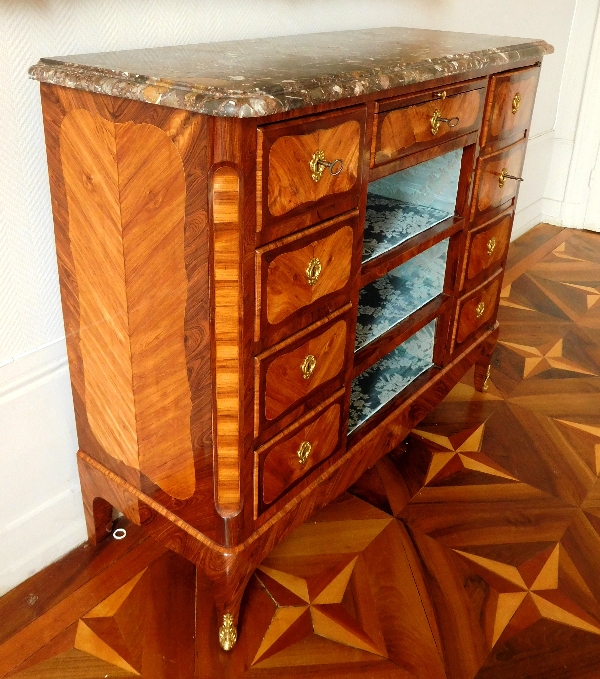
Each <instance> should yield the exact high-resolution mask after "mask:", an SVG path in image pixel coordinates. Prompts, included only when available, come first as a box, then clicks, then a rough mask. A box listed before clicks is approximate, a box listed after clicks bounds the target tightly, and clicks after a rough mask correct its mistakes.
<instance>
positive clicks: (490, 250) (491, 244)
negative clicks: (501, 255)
mask: <svg viewBox="0 0 600 679" xmlns="http://www.w3.org/2000/svg"><path fill="white" fill-rule="evenodd" d="M495 249H496V239H495V238H494V237H493V236H492V237H491V238H490V239H489V241H488V243H487V253H488V255H492V254H493V253H494V250H495Z"/></svg>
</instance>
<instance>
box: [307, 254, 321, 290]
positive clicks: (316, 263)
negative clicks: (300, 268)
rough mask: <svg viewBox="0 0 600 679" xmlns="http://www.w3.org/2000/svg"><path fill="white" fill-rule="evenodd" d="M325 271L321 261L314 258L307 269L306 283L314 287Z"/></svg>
mask: <svg viewBox="0 0 600 679" xmlns="http://www.w3.org/2000/svg"><path fill="white" fill-rule="evenodd" d="M321 271H323V266H322V264H321V260H320V259H319V258H318V257H313V258H312V259H311V260H310V262H309V263H308V266H307V267H306V282H307V283H308V284H309V285H310V286H311V287H312V286H313V285H314V284H315V283H316V282H317V281H318V280H319V276H320V275H321Z"/></svg>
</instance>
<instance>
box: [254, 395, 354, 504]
mask: <svg viewBox="0 0 600 679" xmlns="http://www.w3.org/2000/svg"><path fill="white" fill-rule="evenodd" d="M340 418H341V407H340V404H339V403H334V404H333V405H330V406H329V407H328V408H327V409H325V410H324V411H323V412H322V414H320V415H319V416H318V417H317V418H316V419H314V418H313V420H312V421H310V422H308V423H307V424H305V425H304V426H302V427H301V428H300V429H298V428H297V427H293V428H292V429H293V430H292V432H291V433H290V431H289V430H288V431H285V432H282V433H281V434H280V435H279V436H278V437H276V439H275V440H274V442H273V443H270V444H268V446H264V447H263V448H261V449H259V450H258V451H256V458H257V463H258V468H259V489H260V490H259V493H260V495H261V506H263V505H270V504H272V503H273V502H274V501H275V500H276V499H277V498H279V497H280V496H281V495H282V493H283V492H284V491H286V490H287V489H288V488H290V487H291V486H292V484H294V483H295V482H296V481H298V480H299V479H301V478H303V477H304V476H306V474H308V473H309V471H311V470H312V469H314V468H315V467H316V466H317V465H318V464H320V463H321V462H322V461H323V460H325V459H326V458H327V457H329V456H330V455H331V454H332V453H333V452H334V451H335V450H336V448H337V447H338V445H339V443H340ZM304 442H308V443H309V444H310V445H311V450H310V454H309V455H308V458H307V460H306V462H305V463H304V464H303V463H301V462H300V460H299V459H298V450H299V449H300V446H301V445H302V444H303V443H304Z"/></svg>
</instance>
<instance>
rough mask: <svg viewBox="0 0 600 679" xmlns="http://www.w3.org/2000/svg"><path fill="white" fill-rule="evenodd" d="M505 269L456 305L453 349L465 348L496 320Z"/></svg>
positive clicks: (460, 349)
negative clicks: (465, 344) (479, 332)
mask: <svg viewBox="0 0 600 679" xmlns="http://www.w3.org/2000/svg"><path fill="white" fill-rule="evenodd" d="M503 275H504V272H503V271H498V273H496V274H495V275H494V276H493V277H492V278H490V279H488V280H487V281H486V282H485V283H483V284H482V285H480V286H479V287H478V288H475V290H473V292H470V293H468V294H467V295H465V296H463V297H461V298H460V299H459V300H458V303H457V307H456V315H455V323H454V341H453V343H452V344H453V349H452V350H453V351H454V350H456V349H457V348H458V350H459V351H462V350H463V347H462V346H461V345H463V344H464V343H465V342H466V341H467V340H469V341H472V340H475V339H476V338H477V336H478V331H480V330H483V329H484V328H486V327H488V326H489V325H491V324H492V323H493V322H495V318H496V313H497V310H498V300H499V299H500V283H501V280H502V276H503Z"/></svg>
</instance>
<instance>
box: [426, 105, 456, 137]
mask: <svg viewBox="0 0 600 679" xmlns="http://www.w3.org/2000/svg"><path fill="white" fill-rule="evenodd" d="M459 122H460V118H442V112H441V111H440V110H439V108H436V110H435V113H434V114H433V117H432V118H431V134H432V135H433V136H434V137H435V136H436V135H437V133H438V132H439V131H440V125H441V124H442V123H446V125H448V127H456V126H457V125H458V123H459Z"/></svg>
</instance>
